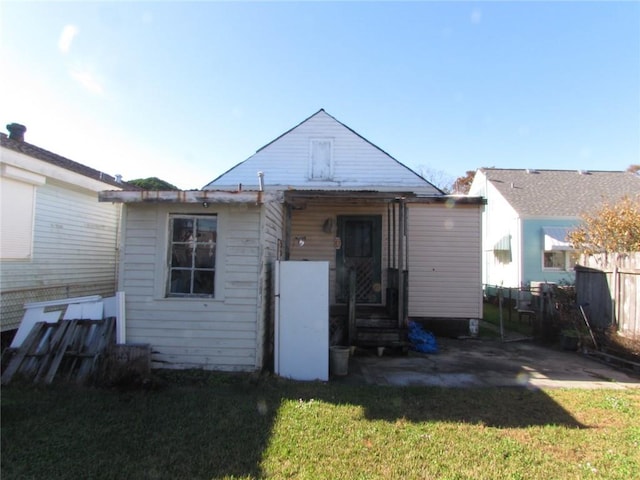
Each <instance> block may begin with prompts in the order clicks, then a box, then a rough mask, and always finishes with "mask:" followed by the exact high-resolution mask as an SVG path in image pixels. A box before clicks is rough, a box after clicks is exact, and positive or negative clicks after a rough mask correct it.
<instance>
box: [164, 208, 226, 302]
mask: <svg viewBox="0 0 640 480" xmlns="http://www.w3.org/2000/svg"><path fill="white" fill-rule="evenodd" d="M217 237H218V218H217V216H216V215H171V216H170V217H169V239H170V242H169V282H168V287H167V289H168V291H167V294H168V296H171V297H186V296H197V297H203V296H204V297H213V295H214V292H215V290H214V286H215V274H216V241H217Z"/></svg>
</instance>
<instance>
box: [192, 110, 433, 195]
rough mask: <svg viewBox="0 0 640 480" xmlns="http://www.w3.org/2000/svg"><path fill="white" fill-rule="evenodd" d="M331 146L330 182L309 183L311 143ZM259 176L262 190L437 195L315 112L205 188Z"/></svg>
mask: <svg viewBox="0 0 640 480" xmlns="http://www.w3.org/2000/svg"><path fill="white" fill-rule="evenodd" d="M314 140H315V141H323V142H330V143H331V149H330V154H331V161H332V170H331V176H332V180H315V179H314V180H311V179H310V177H311V165H312V161H311V154H312V151H313V148H312V141H314ZM258 171H262V172H264V181H265V185H267V187H275V186H280V187H293V188H299V189H334V188H348V189H364V188H367V187H369V188H372V189H374V190H376V191H395V190H397V191H403V190H411V191H420V192H422V193H429V194H439V192H438V191H437V190H436V189H435V188H434V187H433V186H432V185H430V184H429V183H428V182H426V181H425V180H423V179H422V178H420V177H419V176H418V175H417V174H415V173H414V172H412V171H411V170H409V169H408V168H407V167H406V166H404V165H403V164H401V163H399V162H397V161H396V160H395V159H393V158H392V157H390V156H389V155H387V154H386V153H384V152H383V151H381V150H380V149H378V148H376V147H375V146H373V145H372V144H371V143H369V142H368V141H366V140H364V139H363V138H362V137H360V136H359V135H357V134H356V133H354V132H353V131H351V130H350V129H348V128H347V127H345V126H344V125H342V124H341V123H340V122H338V121H336V120H335V119H334V118H333V117H331V116H330V115H328V114H326V113H325V112H324V111H320V112H318V113H317V114H315V115H314V116H312V117H311V118H309V119H307V120H306V121H305V122H303V123H301V124H300V125H298V126H297V127H296V128H294V129H292V130H290V131H289V132H287V133H286V134H284V135H283V136H282V137H280V138H278V139H276V140H275V141H274V142H273V143H271V144H269V145H267V146H266V147H264V148H263V149H261V150H259V151H258V152H257V153H256V154H255V155H253V156H252V157H250V158H249V159H247V160H245V161H244V162H243V163H241V164H239V165H237V166H236V167H234V168H233V169H231V170H230V171H229V172H227V173H225V174H224V175H222V176H221V177H219V178H218V179H216V180H215V181H214V182H211V183H210V184H209V185H207V187H205V188H216V189H218V188H219V189H227V188H236V187H237V185H238V184H242V185H244V186H245V187H249V188H250V187H255V186H256V185H257V172H258Z"/></svg>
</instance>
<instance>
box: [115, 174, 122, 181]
mask: <svg viewBox="0 0 640 480" xmlns="http://www.w3.org/2000/svg"><path fill="white" fill-rule="evenodd" d="M116 183H122V175H120V174H119V173H116Z"/></svg>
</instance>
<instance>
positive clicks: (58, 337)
mask: <svg viewBox="0 0 640 480" xmlns="http://www.w3.org/2000/svg"><path fill="white" fill-rule="evenodd" d="M68 327H69V322H64V321H63V322H60V323H58V324H56V325H55V326H52V327H51V328H52V329H55V331H54V332H53V333H52V335H51V338H50V340H49V348H48V349H47V352H46V353H45V354H44V355H43V356H42V358H41V359H40V368H39V369H38V373H37V374H36V376H35V378H34V379H33V381H34V382H40V381H41V380H42V377H43V376H44V375H46V373H47V372H48V371H49V370H50V368H51V362H52V361H53V359H54V358H55V356H56V353H57V352H58V349H59V348H60V342H61V341H62V339H63V338H64V334H65V332H66V331H67V328H68Z"/></svg>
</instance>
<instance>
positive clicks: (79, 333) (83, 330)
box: [65, 320, 95, 380]
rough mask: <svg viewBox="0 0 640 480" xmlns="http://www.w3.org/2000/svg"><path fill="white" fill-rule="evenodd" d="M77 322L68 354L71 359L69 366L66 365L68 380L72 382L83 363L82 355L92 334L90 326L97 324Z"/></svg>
mask: <svg viewBox="0 0 640 480" xmlns="http://www.w3.org/2000/svg"><path fill="white" fill-rule="evenodd" d="M77 322H78V325H77V327H76V329H75V332H74V333H73V338H72V339H71V342H70V343H69V349H68V350H67V352H66V356H67V357H69V358H68V362H67V365H65V367H66V370H65V374H66V376H67V380H71V378H72V377H73V376H74V374H75V371H76V369H77V366H78V362H79V361H80V362H82V358H81V357H80V355H81V354H83V353H84V345H85V343H86V341H87V336H88V334H89V333H90V326H91V325H92V324H93V323H95V322H93V321H91V320H77Z"/></svg>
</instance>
